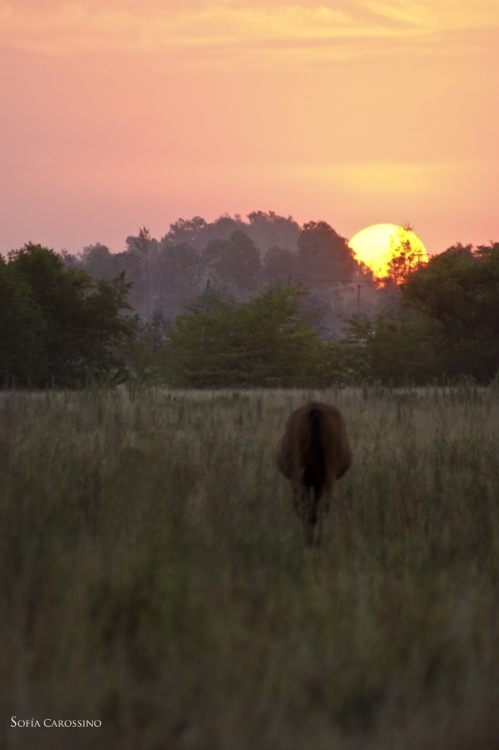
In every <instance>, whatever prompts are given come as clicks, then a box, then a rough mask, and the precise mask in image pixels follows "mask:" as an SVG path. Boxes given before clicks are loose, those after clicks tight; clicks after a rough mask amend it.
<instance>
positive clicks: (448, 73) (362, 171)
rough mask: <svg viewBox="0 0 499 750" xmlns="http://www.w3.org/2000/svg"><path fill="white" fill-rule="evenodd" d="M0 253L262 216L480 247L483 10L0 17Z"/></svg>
mask: <svg viewBox="0 0 499 750" xmlns="http://www.w3.org/2000/svg"><path fill="white" fill-rule="evenodd" d="M0 40H1V73H0V80H1V97H2V103H1V116H0V133H1V161H0V205H1V214H0V251H1V252H3V253H6V252H8V251H9V250H10V249H12V248H16V247H20V246H22V245H23V244H24V243H25V242H28V241H33V242H40V243H42V244H44V245H47V246H49V247H53V248H55V249H56V250H60V249H62V248H67V249H68V250H69V251H70V252H78V251H80V250H81V249H82V248H83V247H84V246H85V245H89V244H94V243H96V242H102V243H104V244H106V245H108V246H109V247H110V248H111V250H113V251H120V250H123V249H124V245H125V239H126V237H127V236H128V235H129V234H136V233H137V231H138V229H139V227H141V226H146V227H148V228H149V229H150V230H151V233H152V235H153V236H155V237H158V238H159V237H161V236H162V235H164V234H165V233H166V232H167V231H168V228H169V225H170V223H171V222H173V221H176V220H177V219H178V218H179V217H182V218H185V219H188V218H191V217H193V216H195V215H200V216H203V217H204V218H205V219H207V220H213V219H215V218H217V217H218V216H219V215H220V214H222V213H225V212H228V213H230V214H235V213H239V214H242V215H243V216H245V215H246V214H248V213H249V212H250V211H255V210H263V211H268V210H273V211H276V212H277V213H279V214H283V215H286V216H287V215H289V214H291V215H292V216H293V217H294V218H295V219H296V220H297V221H299V222H300V223H302V222H304V221H310V220H315V221H318V220H324V221H327V222H329V223H330V224H331V225H332V226H333V227H334V228H335V229H336V230H337V231H338V232H339V233H340V234H343V235H344V236H345V237H347V238H350V237H352V236H353V234H355V233H356V232H357V231H359V230H360V229H363V228H364V227H366V226H368V225H369V224H377V223H385V222H389V223H396V224H399V223H402V224H404V223H406V222H410V223H411V224H412V225H413V226H414V229H415V231H416V233H417V234H418V235H419V236H420V237H421V239H422V240H423V242H424V243H425V244H426V246H427V248H428V251H429V252H430V253H435V252H441V251H442V250H444V249H445V248H446V247H448V246H449V245H451V244H453V243H455V242H458V241H460V242H463V243H468V242H470V243H473V244H480V243H487V242H489V241H490V240H497V241H499V206H498V203H499V200H498V196H499V141H498V125H497V123H498V121H499V0H452V2H449V0H421V1H420V2H418V1H417V0H415V1H414V2H412V1H410V0H379V1H378V0H339V1H338V2H329V1H328V0H326V2H320V0H318V2H313V1H312V0H297V2H292V3H287V2H286V1H285V0H283V2H274V1H273V0H266V1H265V2H263V1H261V0H251V1H250V0H219V2H215V0H182V2H180V0H163V1H161V0H140V2H139V0H88V1H86V2H85V1H84V2H71V3H65V2H54V0H11V1H10V2H2V0H0Z"/></svg>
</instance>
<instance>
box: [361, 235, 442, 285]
mask: <svg viewBox="0 0 499 750" xmlns="http://www.w3.org/2000/svg"><path fill="white" fill-rule="evenodd" d="M348 244H349V246H350V247H351V249H352V250H353V251H354V254H355V257H356V259H357V260H358V261H361V262H362V263H364V264H365V265H366V266H367V267H368V268H370V269H371V271H372V272H373V274H374V275H375V276H377V277H378V278H385V277H386V276H388V275H389V263H390V261H391V260H392V258H394V257H397V256H398V255H399V254H400V253H401V251H402V250H403V249H404V246H406V247H407V246H409V247H410V251H411V258H410V260H409V263H408V264H409V266H416V265H418V264H420V263H421V262H423V263H425V262H427V261H428V254H427V252H426V248H425V246H424V245H423V243H422V242H421V240H420V239H419V237H418V236H417V235H416V234H414V232H412V231H411V230H410V229H406V228H404V227H401V226H397V225H396V224H374V225H373V226H371V227H367V228H366V229H362V230H361V231H360V232H357V234H356V235H355V236H354V237H352V239H351V240H350V242H349V243H348Z"/></svg>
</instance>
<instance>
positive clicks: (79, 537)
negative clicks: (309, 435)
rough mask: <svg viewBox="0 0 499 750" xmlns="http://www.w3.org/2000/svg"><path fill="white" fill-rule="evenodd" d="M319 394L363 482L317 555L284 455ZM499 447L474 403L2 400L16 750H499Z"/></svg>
mask: <svg viewBox="0 0 499 750" xmlns="http://www.w3.org/2000/svg"><path fill="white" fill-rule="evenodd" d="M311 398H320V399H321V400H325V401H327V402H329V403H333V404H336V405H337V406H338V407H339V408H340V410H341V411H342V413H343V414H344V416H345V419H346V422H347V426H348V429H349V435H350V440H351V443H352V446H353V450H354V464H353V466H352V469H351V470H350V472H349V473H348V474H347V475H346V477H345V478H344V479H343V480H341V482H340V484H339V487H338V491H337V493H336V495H335V498H334V499H333V501H332V502H331V511H330V514H329V517H328V520H327V523H326V528H325V532H324V540H323V546H322V548H321V549H320V550H312V551H309V550H307V549H305V546H304V540H303V530H302V528H301V524H300V522H299V521H298V519H297V518H296V517H295V516H294V514H293V511H292V504H291V495H290V489H289V487H288V486H287V484H286V481H285V480H284V479H283V478H282V477H281V476H280V475H279V473H278V472H277V470H276V467H275V462H274V445H275V443H276V441H277V439H278V437H279V434H280V432H281V431H282V429H283V426H284V423H285V421H286V418H287V416H288V414H289V413H290V412H291V411H292V410H293V409H294V408H296V407H297V406H299V405H301V404H302V403H304V402H306V401H307V400H309V399H311ZM498 433H499V394H497V393H496V392H494V391H493V390H492V391H485V390H476V389H474V388H472V387H469V386H466V385H463V386H461V387H460V388H454V389H438V388H435V389H432V388H431V389H426V390H418V391H411V390H406V391H390V390H383V389H379V388H364V389H358V390H348V389H345V390H341V391H338V392H336V391H323V392H320V393H319V392H314V393H312V392H303V391H302V392H300V391H267V392H263V391H260V392H258V391H252V392H242V393H239V392H230V391H227V392H189V393H188V392H180V391H177V392H175V393H168V392H166V391H162V390H147V391H138V392H133V393H127V392H125V391H119V390H115V391H100V390H92V389H89V390H87V391H84V392H80V393H70V392H68V393H63V392H61V393H56V392H50V391H49V392H46V393H16V392H10V393H4V394H2V396H1V398H0V472H1V478H0V494H1V518H0V555H1V565H2V570H1V575H0V590H1V599H0V616H1V623H2V628H1V631H2V640H3V647H2V649H1V651H0V677H1V684H2V701H1V713H0V745H1V746H2V747H6V748H8V750H24V749H26V750H27V748H30V749H33V748H34V749H36V750H37V749H38V748H42V749H43V748H47V750H48V749H49V748H50V750H59V749H61V750H63V749H64V750H66V749H67V748H72V749H75V750H78V749H79V748H81V749H82V750H83V749H84V750H86V748H92V749H95V750H99V749H100V748H102V749H104V748H106V749H107V748H110V747H120V748H123V749H124V750H128V749H130V750H132V749H133V750H135V749H137V750H170V749H171V750H176V749H177V748H178V749H179V750H180V749H183V748H195V749H196V750H197V749H198V748H199V749H200V750H204V749H205V748H206V749H208V748H210V749H212V748H214V749H215V750H218V749H220V750H239V749H241V750H253V749H254V748H263V749H265V750H266V749H267V748H268V749H269V750H281V749H282V750H334V749H335V748H341V749H343V748H345V749H347V748H348V749H352V750H353V749H356V748H359V749H360V748H367V749H373V750H375V749H380V750H381V749H383V750H387V749H388V748H394V749H395V748H396V749H397V750H399V749H400V748H408V749H409V748H415V749H416V748H429V747H431V748H432V749H433V750H440V749H442V750H444V749H447V748H448V749H449V750H456V749H459V748H462V749H463V750H467V749H468V748H469V750H480V749H481V748H483V749H484V750H488V748H491V747H497V746H499V715H498V711H497V706H498V705H499V618H498V612H499V590H498V584H499V525H498V513H499V460H498V448H499V434H498ZM12 716H15V717H17V719H18V720H19V719H31V718H35V719H38V720H39V721H40V723H42V721H43V719H45V718H51V719H90V720H95V719H99V720H100V721H101V722H102V726H101V727H100V728H86V729H78V728H74V729H63V728H58V729H54V728H52V729H44V728H30V727H26V728H20V727H16V728H11V726H10V725H11V717H12Z"/></svg>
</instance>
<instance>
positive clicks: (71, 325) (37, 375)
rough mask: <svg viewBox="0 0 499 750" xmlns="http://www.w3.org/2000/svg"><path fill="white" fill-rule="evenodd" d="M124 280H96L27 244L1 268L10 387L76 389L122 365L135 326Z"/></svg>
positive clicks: (4, 366)
mask: <svg viewBox="0 0 499 750" xmlns="http://www.w3.org/2000/svg"><path fill="white" fill-rule="evenodd" d="M129 288H130V284H128V283H127V282H126V281H125V278H124V274H122V275H120V276H118V277H117V278H115V279H112V280H109V281H107V280H104V279H101V280H98V281H95V280H94V279H92V278H91V276H89V274H87V273H86V272H84V271H81V270H76V269H73V268H68V267H67V266H66V265H65V264H64V262H63V260H62V259H61V258H60V257H59V256H58V255H57V254H56V253H54V252H53V251H52V250H49V249H47V248H44V247H41V246H40V245H33V244H28V245H26V246H25V247H24V248H22V249H21V250H17V251H15V252H12V253H11V254H10V256H9V262H8V263H6V262H5V261H1V263H0V292H1V293H0V378H1V379H2V381H3V382H4V383H5V384H14V383H15V384H18V385H32V386H46V385H57V386H65V387H74V386H78V385H82V384H83V383H84V382H85V381H86V380H87V379H88V378H91V379H97V380H102V379H105V378H108V377H109V376H111V375H112V374H113V372H116V371H117V370H118V369H119V368H120V367H122V366H123V364H124V359H123V354H122V348H123V345H124V343H125V342H126V341H127V340H128V339H129V338H130V337H131V336H132V335H133V333H134V330H135V326H136V322H135V319H134V318H133V317H131V316H128V317H125V316H123V315H122V311H124V310H128V309H130V306H129V304H128V302H127V295H128V291H129Z"/></svg>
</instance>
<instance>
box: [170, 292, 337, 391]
mask: <svg viewBox="0 0 499 750" xmlns="http://www.w3.org/2000/svg"><path fill="white" fill-rule="evenodd" d="M305 294H306V292H305V290H304V289H303V288H302V287H300V286H292V287H284V286H281V285H276V286H273V287H269V288H267V289H265V290H263V291H262V292H261V293H260V294H259V295H258V296H256V297H255V298H254V299H252V300H250V301H249V302H247V303H243V304H236V303H230V302H223V301H221V300H218V299H216V298H206V299H205V300H204V301H203V302H202V303H201V304H198V305H196V306H191V307H190V308H188V309H187V311H186V312H185V313H183V314H182V315H180V316H179V317H178V318H177V320H176V322H175V326H174V328H173V329H172V331H171V332H170V335H169V342H168V344H167V348H166V351H167V363H168V367H169V376H170V377H169V379H170V381H171V382H172V383H175V384H177V385H181V386H195V387H211V388H213V387H227V386H260V387H262V386H293V385H296V384H299V385H306V384H307V383H311V382H312V383H314V382H317V378H318V372H319V357H320V352H321V349H322V344H321V341H320V339H319V337H318V335H317V334H316V333H315V332H314V331H313V330H312V329H311V327H310V325H309V323H308V321H307V319H306V317H304V316H303V315H301V314H300V300H301V299H302V298H303V296H304V295H305Z"/></svg>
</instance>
